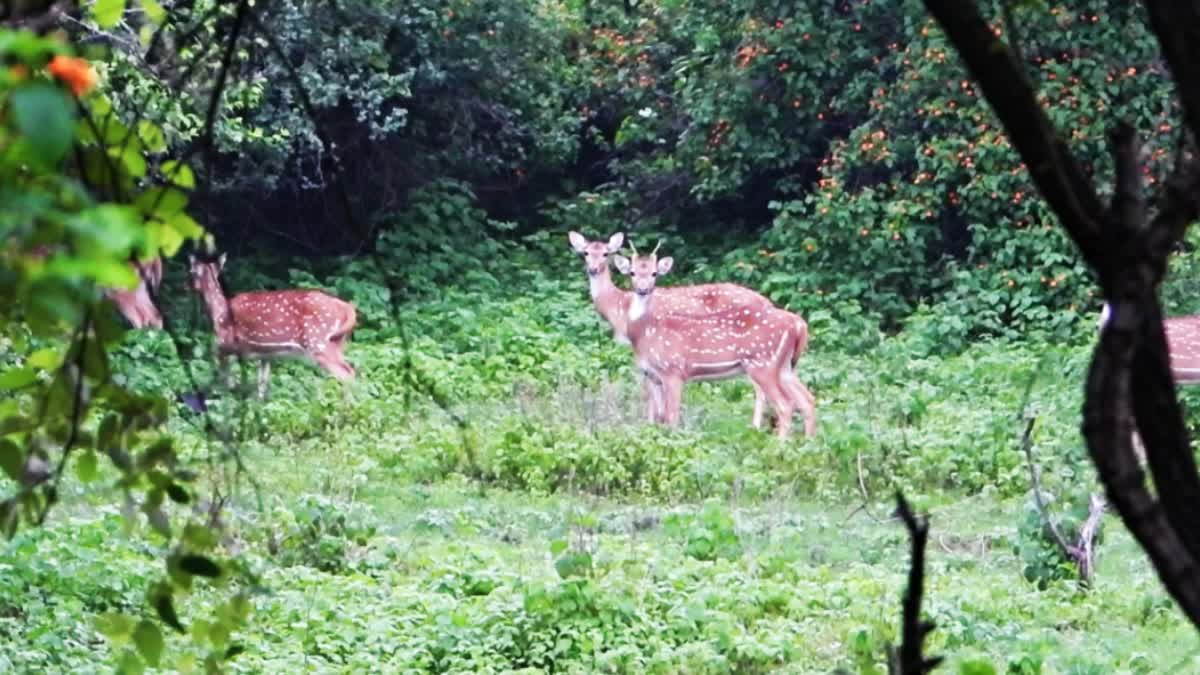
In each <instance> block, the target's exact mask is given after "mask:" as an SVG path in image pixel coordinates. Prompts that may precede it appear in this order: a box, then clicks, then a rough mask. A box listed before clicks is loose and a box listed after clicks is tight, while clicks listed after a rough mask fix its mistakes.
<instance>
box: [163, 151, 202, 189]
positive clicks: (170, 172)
mask: <svg viewBox="0 0 1200 675" xmlns="http://www.w3.org/2000/svg"><path fill="white" fill-rule="evenodd" d="M161 171H162V175H163V176H164V177H166V179H167V182H169V183H171V184H172V185H178V186H179V187H181V188H187V189H189V190H190V189H192V188H194V187H196V174H194V173H192V167H190V166H188V165H187V164H184V163H182V162H177V161H175V160H173V159H169V160H167V161H165V162H163V163H162V168H161Z"/></svg>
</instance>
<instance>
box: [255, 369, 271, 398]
mask: <svg viewBox="0 0 1200 675" xmlns="http://www.w3.org/2000/svg"><path fill="white" fill-rule="evenodd" d="M270 379H271V362H270V361H268V360H266V359H261V360H259V362H258V400H260V401H265V400H267V384H268V382H270Z"/></svg>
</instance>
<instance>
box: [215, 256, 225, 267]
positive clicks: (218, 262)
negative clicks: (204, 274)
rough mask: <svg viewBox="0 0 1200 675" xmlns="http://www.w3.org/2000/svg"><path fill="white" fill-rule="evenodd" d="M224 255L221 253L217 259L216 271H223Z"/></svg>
mask: <svg viewBox="0 0 1200 675" xmlns="http://www.w3.org/2000/svg"><path fill="white" fill-rule="evenodd" d="M225 255H226V254H224V253H222V254H221V257H220V258H217V269H219V270H223V269H225Z"/></svg>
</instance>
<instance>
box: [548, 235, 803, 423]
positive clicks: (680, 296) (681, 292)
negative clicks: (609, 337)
mask: <svg viewBox="0 0 1200 675" xmlns="http://www.w3.org/2000/svg"><path fill="white" fill-rule="evenodd" d="M567 238H568V240H569V241H570V243H571V248H573V249H574V250H575V252H576V253H577V254H579V256H580V257H581V258H583V262H584V269H585V270H586V271H587V275H588V286H589V288H590V290H591V295H592V303H593V304H594V305H595V307H596V311H597V312H598V313H599V314H600V316H601V317H603V318H604V320H605V321H607V322H608V324H609V325H610V326H612V329H613V338H614V339H616V341H617V342H620V343H622V344H629V337H628V332H629V331H628V323H629V321H628V318H627V317H628V314H629V306H630V303H631V302H632V299H633V294H632V293H630V292H628V291H622V290H621V289H620V288H617V286H616V285H615V284H613V281H612V272H611V271H610V268H609V257H610V256H611V255H612V254H613V253H616V252H617V251H619V250H620V249H621V246H622V244H623V243H624V241H625V235H624V234H622V233H620V232H618V233H616V234H614V235H612V236H611V237H609V239H608V241H607V242H603V241H588V239H587V238H586V237H584V236H583V235H582V234H580V233H578V232H569V233H568V234H567ZM655 302H656V304H655V307H656V309H657V311H659V312H661V313H666V314H683V315H705V314H712V313H714V312H723V311H727V310H730V309H734V308H744V309H750V310H754V311H759V310H761V309H764V308H767V307H774V304H772V303H771V301H770V300H768V299H767V298H766V297H764V296H763V295H761V294H759V293H757V292H755V291H752V290H750V289H749V288H746V287H744V286H738V285H737V284H728V283H726V284H699V285H694V286H673V287H660V288H659V289H658V291H657V293H656V300H655ZM796 320H797V322H798V326H799V328H800V330H801V332H802V333H803V336H804V338H803V344H802V345H801V347H800V348H799V349H798V350H796V353H795V358H796V359H799V358H800V355H801V354H802V353H803V352H804V351H805V350H806V349H807V347H808V325H807V324H806V323H805V322H804V320H803V319H801V318H800V317H796ZM793 365H794V364H793ZM751 384H752V385H753V387H754V416H753V417H752V419H751V424H752V425H753V426H754V428H755V429H760V428H762V420H763V412H764V409H765V407H766V406H765V402H766V397H765V396H764V395H763V392H762V390H760V389H759V387H758V385H757V384H755V383H753V382H752V383H751ZM642 385H643V390H644V392H645V396H646V406H647V417H648V418H649V420H650V421H651V422H662V421H664V420H663V419H662V417H661V412H662V411H659V410H657V409H656V406H655V400H654V398H653V393H654V392H653V390H652V389H651V381H650V380H649V379H648V378H645V377H644V378H643V379H642Z"/></svg>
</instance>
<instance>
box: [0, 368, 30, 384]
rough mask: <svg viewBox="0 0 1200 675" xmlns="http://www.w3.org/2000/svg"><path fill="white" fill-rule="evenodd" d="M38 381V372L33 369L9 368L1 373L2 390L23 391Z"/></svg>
mask: <svg viewBox="0 0 1200 675" xmlns="http://www.w3.org/2000/svg"><path fill="white" fill-rule="evenodd" d="M36 381H37V370H35V369H33V368H9V369H8V370H6V371H4V372H3V373H0V389H21V388H23V387H28V386H29V385H31V384H33V383H34V382H36Z"/></svg>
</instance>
